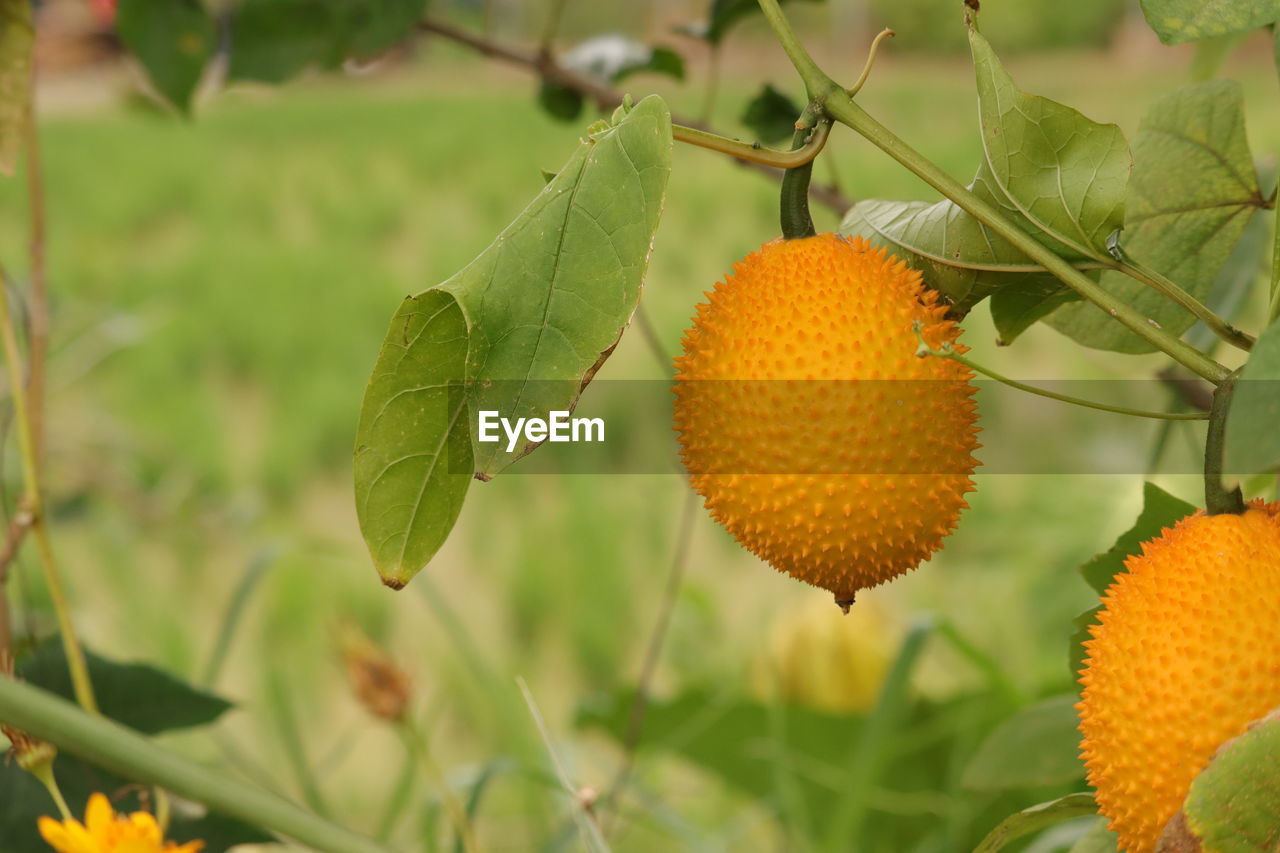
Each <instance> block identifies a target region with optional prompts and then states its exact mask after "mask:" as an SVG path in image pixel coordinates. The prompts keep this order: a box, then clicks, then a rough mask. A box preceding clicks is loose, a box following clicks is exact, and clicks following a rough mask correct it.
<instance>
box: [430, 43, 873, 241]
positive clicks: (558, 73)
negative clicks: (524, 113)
mask: <svg viewBox="0 0 1280 853" xmlns="http://www.w3.org/2000/svg"><path fill="white" fill-rule="evenodd" d="M418 30H419V31H420V32H423V33H429V34H432V35H437V36H440V37H442V38H446V39H449V40H450V41H452V42H455V43H457V44H460V45H463V46H464V47H468V48H470V49H471V50H473V51H475V52H476V53H479V54H480V55H482V56H487V57H489V58H490V59H497V60H500V61H502V62H505V63H507V64H508V65H514V66H516V67H518V68H523V69H525V70H526V71H531V72H533V73H535V74H537V75H538V76H539V77H541V78H542V79H543V80H546V81H548V82H550V83H555V84H556V85H558V86H563V87H564V88H566V89H572V90H573V91H575V92H577V93H579V94H580V95H582V96H583V97H585V98H587V99H588V100H590V101H592V102H594V103H595V105H596V107H597V108H598V109H600V110H601V111H602V112H603V111H607V110H611V109H613V108H614V107H617V106H618V105H619V104H621V103H622V93H621V92H619V91H618V90H616V89H613V88H611V87H609V86H606V85H604V84H602V83H600V82H599V81H597V80H593V79H592V78H590V77H587V76H586V75H583V74H579V73H577V72H576V71H573V70H571V69H568V68H565V67H563V66H562V65H560V64H559V63H557V62H556V61H555V59H554V57H552V56H549V55H546V54H542V53H536V52H532V51H525V50H521V49H520V48H516V47H511V46H509V45H503V44H499V43H497V42H495V41H492V40H490V39H487V38H483V37H481V36H477V35H474V34H472V33H469V32H467V31H466V30H463V29H461V28H459V27H455V26H453V25H452V24H449V23H446V22H444V21H438V20H434V19H427V20H423V21H420V22H419V23H418ZM672 121H673V122H675V123H677V124H681V125H684V126H685V127H687V128H690V129H692V130H695V131H702V132H704V133H712V132H713V131H712V130H711V128H709V127H707V125H706V124H704V123H703V122H701V121H697V120H695V119H692V118H689V117H681V116H672ZM730 156H731V157H732V156H733V155H732V154H731V155H730ZM733 161H734V162H735V163H737V164H738V165H740V166H742V167H744V168H747V169H751V170H752V171H755V172H759V173H760V174H763V175H768V176H769V177H771V178H773V179H774V180H777V181H781V180H782V174H783V172H782V170H780V169H775V168H773V167H771V166H766V165H764V164H762V163H752V162H751V161H749V160H745V159H742V158H739V157H733ZM809 197H810V198H811V199H812V200H813V201H815V202H817V203H818V204H820V205H822V206H823V207H826V208H829V209H830V210H831V211H832V212H834V213H835V214H836V215H837V216H843V215H844V213H845V211H847V210H848V209H849V208H851V207H853V202H852V201H851V200H850V199H848V198H847V197H846V196H845V195H844V194H843V193H841V192H840V190H839V189H838V188H837V187H834V186H829V185H823V186H813V187H810V188H809Z"/></svg>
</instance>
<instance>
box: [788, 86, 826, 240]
mask: <svg viewBox="0 0 1280 853" xmlns="http://www.w3.org/2000/svg"><path fill="white" fill-rule="evenodd" d="M814 119H815V116H814V110H813V107H812V105H810V106H808V107H805V109H804V112H803V113H801V115H800V119H799V120H798V121H797V122H796V132H795V134H794V136H793V138H792V140H791V145H792V147H793V148H800V147H803V146H804V144H805V139H806V138H808V137H810V136H817V135H818V133H817V132H816V131H814V130H813V123H814ZM830 126H831V122H829V121H821V122H819V127H823V128H829V127H830ZM822 135H823V136H824V137H825V136H826V132H825V131H824V132H823V134H822ZM812 177H813V161H812V160H811V161H809V162H808V163H805V164H804V165H802V166H797V167H795V168H794V169H788V170H787V171H786V172H785V173H784V174H783V176H782V189H781V192H780V195H779V205H778V207H779V215H780V222H781V226H782V236H783V237H784V238H785V239H787V240H799V239H803V238H805V237H812V236H813V235H815V234H817V233H818V229H816V228H814V227H813V215H812V214H811V213H810V212H809V181H810V179H811V178H812Z"/></svg>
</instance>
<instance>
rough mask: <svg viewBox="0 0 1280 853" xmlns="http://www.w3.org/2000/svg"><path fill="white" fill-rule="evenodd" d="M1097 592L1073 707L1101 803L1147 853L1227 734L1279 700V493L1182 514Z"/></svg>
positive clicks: (1136, 848) (1130, 841)
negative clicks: (1098, 607) (1098, 605)
mask: <svg viewBox="0 0 1280 853" xmlns="http://www.w3.org/2000/svg"><path fill="white" fill-rule="evenodd" d="M1125 569H1126V571H1125V572H1122V573H1121V574H1118V575H1116V578H1115V582H1114V583H1113V584H1112V585H1111V586H1110V587H1109V588H1108V589H1107V593H1106V595H1105V596H1104V597H1103V599H1102V603H1103V610H1102V611H1101V612H1100V614H1099V616H1098V620H1097V623H1096V624H1095V625H1094V626H1093V627H1092V629H1091V630H1090V633H1091V634H1092V639H1090V640H1088V641H1086V643H1085V648H1086V650H1087V652H1088V657H1087V658H1086V660H1085V668H1084V670H1083V672H1082V675H1081V679H1080V681H1081V683H1082V684H1083V685H1084V693H1083V696H1082V698H1081V702H1080V704H1079V705H1078V706H1077V708H1078V709H1079V711H1080V731H1081V734H1083V736H1084V740H1083V743H1082V744H1081V752H1082V753H1083V755H1084V759H1085V764H1086V765H1087V767H1088V768H1089V783H1090V784H1091V785H1093V787H1094V789H1095V792H1096V794H1095V796H1096V798H1097V801H1098V810H1099V811H1100V812H1101V813H1102V814H1103V815H1105V816H1106V817H1107V818H1109V819H1110V821H1111V828H1112V829H1113V830H1115V832H1116V834H1117V836H1118V837H1119V843H1120V849H1121V850H1123V851H1125V853H1151V851H1153V850H1155V848H1156V843H1157V841H1158V840H1159V838H1160V834H1161V832H1163V831H1164V827H1165V824H1166V823H1168V821H1169V819H1170V818H1172V817H1173V816H1174V815H1175V814H1177V813H1178V811H1179V810H1180V809H1181V808H1182V803H1183V800H1185V799H1186V796H1187V791H1188V789H1189V788H1190V787H1191V782H1192V780H1194V779H1195V777H1196V775H1197V774H1199V773H1200V771H1201V770H1203V769H1204V768H1205V766H1206V765H1207V764H1208V763H1209V759H1210V758H1211V757H1212V756H1213V753H1214V751H1215V750H1216V749H1217V748H1218V747H1219V746H1221V745H1222V744H1223V743H1224V742H1225V741H1227V740H1229V739H1230V738H1233V737H1235V736H1237V735H1239V734H1242V733H1243V732H1244V731H1245V729H1246V728H1247V727H1248V725H1249V723H1250V722H1252V721H1253V720H1256V719H1258V718H1260V717H1263V716H1265V715H1266V714H1267V713H1268V712H1269V711H1271V710H1272V709H1273V708H1275V707H1276V706H1278V705H1280V503H1273V504H1264V503H1263V502H1262V501H1254V502H1252V503H1251V504H1250V505H1249V506H1248V508H1247V509H1246V511H1245V512H1244V513H1242V514H1240V515H1234V514H1223V515H1205V514H1204V513H1203V512H1198V513H1196V514H1194V515H1190V516H1187V517H1186V518H1184V519H1183V520H1182V521H1180V522H1178V523H1177V524H1176V525H1175V526H1174V527H1172V528H1167V529H1165V530H1164V531H1163V532H1162V533H1161V535H1160V536H1158V537H1157V538H1155V539H1152V540H1151V541H1149V542H1144V543H1143V545H1142V553H1141V554H1137V555H1133V556H1130V557H1129V558H1128V559H1127V560H1126V561H1125Z"/></svg>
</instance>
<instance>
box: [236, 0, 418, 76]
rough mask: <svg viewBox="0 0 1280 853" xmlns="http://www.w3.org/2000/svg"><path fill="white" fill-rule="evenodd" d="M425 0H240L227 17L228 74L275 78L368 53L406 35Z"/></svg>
mask: <svg viewBox="0 0 1280 853" xmlns="http://www.w3.org/2000/svg"><path fill="white" fill-rule="evenodd" d="M425 9H426V0H244V2H243V3H242V4H241V5H240V6H239V7H238V8H236V9H235V11H234V12H233V14H232V16H231V21H230V51H229V60H228V65H227V79H229V80H258V81H261V82H265V83H279V82H282V81H284V80H287V79H288V78H290V77H292V76H293V75H295V74H297V73H298V72H299V71H301V70H302V69H304V68H306V67H308V66H320V67H325V68H332V67H336V66H337V65H339V64H340V63H341V62H342V61H343V60H345V59H369V58H371V57H374V56H377V55H378V54H379V53H381V52H382V51H384V50H386V49H387V48H389V47H391V46H392V45H394V44H395V43H397V42H399V41H401V40H402V39H404V38H405V37H406V36H407V35H409V34H410V33H412V32H413V29H414V25H415V24H416V23H417V22H418V21H419V20H420V19H421V18H422V15H423V12H424V11H425Z"/></svg>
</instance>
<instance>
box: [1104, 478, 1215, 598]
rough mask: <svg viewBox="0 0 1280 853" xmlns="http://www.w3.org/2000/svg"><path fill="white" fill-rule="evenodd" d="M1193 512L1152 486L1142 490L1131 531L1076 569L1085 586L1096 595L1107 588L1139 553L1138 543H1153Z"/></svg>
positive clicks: (1194, 509)
mask: <svg viewBox="0 0 1280 853" xmlns="http://www.w3.org/2000/svg"><path fill="white" fill-rule="evenodd" d="M1195 511H1196V508H1195V507H1194V506H1192V505H1191V504H1189V503H1187V502H1186V501H1184V500H1181V499H1180V498H1175V497H1174V496H1173V495H1171V494H1169V493H1168V492H1166V491H1165V490H1164V489H1162V488H1160V487H1159V486H1157V485H1156V484H1155V483H1144V484H1143V486H1142V512H1141V513H1140V514H1139V515H1138V520H1137V521H1135V522H1134V523H1133V527H1131V528H1129V529H1128V530H1126V531H1125V532H1124V533H1122V534H1120V538H1119V539H1117V540H1116V543H1115V544H1114V545H1112V546H1111V547H1110V548H1108V549H1107V550H1106V551H1103V552H1102V553H1101V554H1099V555H1098V556H1096V557H1094V558H1093V559H1092V560H1090V561H1089V562H1087V563H1085V564H1084V565H1083V566H1081V567H1080V574H1081V575H1083V576H1084V579H1085V581H1087V582H1088V584H1089V586H1091V587H1093V589H1094V591H1095V592H1097V593H1098V594H1099V595H1102V594H1104V593H1105V592H1106V591H1107V589H1108V588H1109V587H1110V586H1111V583H1112V579H1113V578H1115V576H1116V575H1117V574H1119V573H1120V572H1122V571H1123V570H1124V561H1125V559H1126V558H1127V557H1129V556H1131V555H1134V554H1139V553H1141V552H1142V543H1143V542H1146V541H1148V540H1150V539H1154V538H1156V537H1157V536H1159V535H1160V533H1161V532H1162V531H1163V530H1164V529H1165V528H1166V527H1172V526H1173V525H1175V524H1177V523H1178V522H1179V521H1180V520H1182V519H1183V518H1186V517H1187V516H1188V515H1191V514H1192V513H1193V512H1195Z"/></svg>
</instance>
